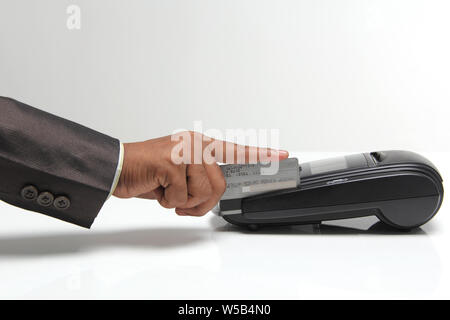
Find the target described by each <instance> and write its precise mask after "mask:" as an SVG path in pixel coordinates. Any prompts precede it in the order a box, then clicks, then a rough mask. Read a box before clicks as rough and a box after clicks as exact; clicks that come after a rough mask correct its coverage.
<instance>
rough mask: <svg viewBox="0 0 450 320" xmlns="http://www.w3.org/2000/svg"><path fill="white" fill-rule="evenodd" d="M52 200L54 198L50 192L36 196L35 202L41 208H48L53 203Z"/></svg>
mask: <svg viewBox="0 0 450 320" xmlns="http://www.w3.org/2000/svg"><path fill="white" fill-rule="evenodd" d="M54 198H55V197H54V196H53V194H51V193H50V192H42V193H41V194H40V195H39V196H38V198H37V202H38V203H39V204H40V205H41V206H43V207H48V206H50V205H51V204H52V203H53V200H54Z"/></svg>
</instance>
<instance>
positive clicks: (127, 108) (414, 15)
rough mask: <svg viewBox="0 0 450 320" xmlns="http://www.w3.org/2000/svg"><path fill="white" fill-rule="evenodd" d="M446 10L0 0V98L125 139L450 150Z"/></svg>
mask: <svg viewBox="0 0 450 320" xmlns="http://www.w3.org/2000/svg"><path fill="white" fill-rule="evenodd" d="M69 4H76V5H79V7H80V8H81V17H82V20H81V30H79V31H70V30H68V29H67V27H66V20H67V17H68V15H67V14H66V8H67V6H68V5H69ZM449 12H450V2H448V1H446V0H440V1H439V0H426V1H425V0H423V1H422V0H420V1H418V0H394V1H392V0H379V1H369V0H352V1H349V0H341V1H334V0H270V1H269V0H227V1H219V0H164V1H160V0H133V1H123V0H96V1H91V0H70V1H67V0H40V1H27V0H2V1H1V2H0V95H5V96H11V97H15V98H17V99H20V100H23V101H24V102H28V103H29V104H32V105H35V106H38V107H41V108H43V109H45V110H47V111H51V112H53V113H56V114H59V115H61V116H64V117H66V118H70V119H73V120H75V121H77V122H80V123H83V124H85V125H87V126H90V127H93V128H95V129H98V130H100V131H102V132H105V133H108V134H110V135H113V136H115V137H118V138H120V139H122V140H140V139H147V138H151V137H155V136H161V135H167V134H170V133H172V131H173V130H174V129H178V128H186V129H192V126H193V121H194V120H202V121H203V124H204V127H205V128H219V129H226V128H277V129H280V130H281V136H280V144H281V146H282V147H284V148H286V149H289V150H294V151H305V150H318V151H323V150H336V151H342V150H354V151H358V152H359V151H370V150H376V149H410V150H414V151H423V150H443V149H445V150H449V144H448V142H447V141H448V139H449V138H450V130H448V128H447V125H448V119H449V115H450V113H449V112H450V111H448V110H449V105H450V90H449V87H450V78H449V77H450V76H449V75H450V59H449V57H450V42H449V41H448V36H449V30H450V19H449V16H448V15H449Z"/></svg>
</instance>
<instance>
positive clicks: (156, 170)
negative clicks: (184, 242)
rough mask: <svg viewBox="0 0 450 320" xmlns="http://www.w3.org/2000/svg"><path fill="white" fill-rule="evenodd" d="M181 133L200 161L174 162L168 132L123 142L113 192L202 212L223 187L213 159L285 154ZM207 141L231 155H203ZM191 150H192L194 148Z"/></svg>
mask: <svg viewBox="0 0 450 320" xmlns="http://www.w3.org/2000/svg"><path fill="white" fill-rule="evenodd" d="M182 134H187V135H188V136H189V137H190V138H191V142H193V141H194V140H196V141H197V143H198V145H199V146H200V148H201V151H202V156H201V157H200V158H201V159H200V163H198V162H199V161H195V162H194V161H193V160H194V159H192V158H193V156H192V157H189V158H186V155H185V154H184V155H183V157H184V158H183V159H184V161H183V162H182V163H179V164H176V163H175V162H174V161H173V150H174V148H175V147H176V146H177V145H179V144H180V142H179V141H172V140H173V139H171V136H166V137H162V138H157V139H151V140H147V141H143V142H136V143H126V144H124V162H123V167H122V173H121V176H120V179H119V182H118V185H117V187H116V189H115V191H114V195H115V196H116V197H119V198H132V197H138V198H145V199H156V200H158V202H159V204H160V205H161V206H163V207H164V208H176V210H175V212H176V213H177V214H178V215H189V216H203V215H204V214H206V213H207V212H209V211H210V210H211V209H212V208H213V207H214V206H215V205H216V204H217V203H218V202H219V200H220V198H221V197H222V195H223V193H224V192H225V189H226V182H225V178H224V177H223V174H222V170H221V169H220V167H219V166H218V165H217V163H216V162H226V161H228V162H233V163H238V162H245V163H248V162H249V161H250V160H251V159H257V160H258V161H260V160H262V158H261V155H268V156H270V159H272V160H273V159H274V158H275V159H276V160H277V161H278V160H283V159H286V158H288V156H289V154H288V152H286V151H276V150H271V149H263V148H255V147H244V146H238V145H236V144H233V143H229V142H223V141H219V140H214V139H211V138H208V137H206V142H205V136H203V135H202V134H199V133H195V132H185V133H182ZM211 142H214V143H215V144H216V145H219V146H221V147H222V148H223V149H222V150H224V151H225V150H226V151H228V150H233V154H232V159H231V160H228V158H227V160H224V159H222V156H219V155H218V154H216V153H217V152H214V151H213V152H212V154H211V156H212V158H213V161H211V160H208V159H205V157H204V156H203V152H204V151H205V149H206V148H207V147H208V145H210V144H211ZM191 150H192V153H191V154H194V152H195V151H194V149H191ZM267 159H268V158H264V160H267Z"/></svg>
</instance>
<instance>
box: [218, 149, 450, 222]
mask: <svg viewBox="0 0 450 320" xmlns="http://www.w3.org/2000/svg"><path fill="white" fill-rule="evenodd" d="M299 170H300V178H301V183H300V186H299V187H298V188H295V189H287V190H279V191H273V192H269V193H265V194H260V195H256V196H251V197H248V198H241V199H230V200H222V201H220V203H219V206H218V209H217V213H218V214H219V215H221V216H223V218H224V219H225V220H226V221H228V222H230V223H232V224H235V225H241V226H248V227H250V228H252V229H253V228H257V227H260V226H265V225H291V224H292V225H294V224H312V223H321V222H322V221H327V220H338V219H346V218H356V217H363V216H373V215H374V216H377V217H378V218H379V219H380V220H381V221H383V222H385V223H387V224H389V225H391V226H393V227H395V228H399V229H411V228H414V227H418V226H420V225H422V224H424V223H426V222H427V221H428V220H430V219H431V218H432V217H433V216H434V215H435V214H436V212H437V211H438V210H439V208H440V206H441V203H442V199H443V196H444V188H443V185H442V178H441V176H440V174H439V172H438V170H437V169H436V167H435V166H434V165H433V164H432V163H431V162H430V161H429V160H427V159H426V158H424V157H422V156H421V155H418V154H416V153H413V152H409V151H380V152H371V153H361V154H354V155H348V156H345V157H338V158H333V159H325V160H318V161H312V162H307V163H303V164H301V165H300V167H299Z"/></svg>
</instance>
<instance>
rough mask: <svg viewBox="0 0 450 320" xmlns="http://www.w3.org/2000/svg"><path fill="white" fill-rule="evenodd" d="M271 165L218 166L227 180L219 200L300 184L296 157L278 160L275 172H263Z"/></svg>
mask: <svg viewBox="0 0 450 320" xmlns="http://www.w3.org/2000/svg"><path fill="white" fill-rule="evenodd" d="M271 165H272V166H273V165H274V164H273V163H272V164H260V163H258V164H226V165H222V166H220V168H221V169H222V172H223V175H224V177H225V180H226V182H227V189H226V191H225V193H224V194H223V196H222V199H221V200H228V199H238V198H246V197H250V196H254V195H257V194H262V193H266V192H270V191H275V190H283V189H291V188H296V187H298V186H300V170H299V167H298V159H297V158H289V159H286V160H283V161H280V162H279V163H278V166H279V169H278V171H277V172H276V173H275V174H272V175H267V174H263V173H265V172H267V171H268V170H267V169H268V168H269V167H270V166H271ZM264 168H265V169H266V170H264Z"/></svg>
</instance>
